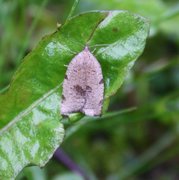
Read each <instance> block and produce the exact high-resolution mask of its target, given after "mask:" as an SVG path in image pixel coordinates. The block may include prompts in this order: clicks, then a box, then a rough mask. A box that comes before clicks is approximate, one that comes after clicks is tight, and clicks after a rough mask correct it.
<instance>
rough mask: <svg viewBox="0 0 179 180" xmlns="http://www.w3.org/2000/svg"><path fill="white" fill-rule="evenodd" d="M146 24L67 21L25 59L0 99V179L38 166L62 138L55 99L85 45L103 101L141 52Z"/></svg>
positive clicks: (110, 15)
mask: <svg viewBox="0 0 179 180" xmlns="http://www.w3.org/2000/svg"><path fill="white" fill-rule="evenodd" d="M148 29H149V24H148V22H147V21H146V20H145V19H144V18H142V17H140V16H138V15H134V14H131V13H129V12H127V11H110V12H108V11H102V12H100V11H96V12H89V13H84V14H81V15H79V16H76V17H74V18H72V19H70V20H68V21H67V22H66V23H65V24H64V25H62V26H61V27H60V29H59V30H58V31H57V32H55V33H53V34H52V35H49V36H47V37H45V38H44V39H43V40H42V41H41V42H40V43H39V44H38V46H37V47H36V48H35V49H34V50H33V51H32V52H31V53H30V54H29V55H28V56H26V57H25V59H24V61H23V62H22V64H21V65H20V66H19V68H18V70H17V71H16V73H15V75H14V76H13V79H12V81H11V85H10V87H9V88H8V90H7V91H5V92H3V93H2V94H1V96H0V106H1V109H0V127H1V131H0V134H1V137H0V159H1V162H2V163H1V165H0V177H1V179H8V178H13V177H15V176H16V175H17V173H18V172H20V171H21V170H22V168H23V167H25V166H27V165H29V164H36V165H39V166H44V164H45V163H46V162H47V161H48V160H49V158H51V156H52V155H53V152H54V151H55V149H56V148H57V147H58V146H59V144H60V143H61V142H62V139H63V133H64V132H63V126H62V123H61V122H60V119H61V118H62V117H61V115H60V100H61V92H62V86H61V84H62V82H63V79H64V75H65V72H66V66H65V65H68V64H69V62H70V61H71V59H72V58H73V57H74V56H75V54H77V53H79V52H80V51H82V50H83V48H84V47H85V46H86V45H88V46H89V48H90V50H91V51H92V52H93V53H94V55H95V56H96V57H97V59H98V60H99V62H100V63H101V66H102V71H103V75H104V81H105V98H109V97H110V96H111V95H112V94H114V93H115V92H116V91H117V89H118V88H119V87H120V85H121V84H122V82H123V80H124V78H125V76H126V75H127V72H128V71H129V69H130V68H131V67H132V65H133V64H134V61H135V60H136V59H137V57H138V56H139V55H140V54H141V53H142V51H143V48H144V46H145V40H146V37H147V35H148Z"/></svg>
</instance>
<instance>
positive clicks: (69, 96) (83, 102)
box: [61, 47, 104, 116]
mask: <svg viewBox="0 0 179 180" xmlns="http://www.w3.org/2000/svg"><path fill="white" fill-rule="evenodd" d="M103 98H104V83H103V75H102V71H101V66H100V64H99V62H98V61H97V59H96V58H95V57H94V56H93V54H92V53H90V51H89V50H88V48H87V47H86V48H85V49H84V50H83V51H82V52H80V53H79V54H78V55H76V56H75V57H74V58H73V59H72V61H71V62H70V64H69V65H68V69H67V72H66V76H65V79H64V82H63V93H62V103H61V114H63V115H68V114H70V113H73V112H79V111H80V112H83V113H84V114H86V115H89V116H97V115H100V114H101V110H102V104H103Z"/></svg>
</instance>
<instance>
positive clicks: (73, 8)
mask: <svg viewBox="0 0 179 180" xmlns="http://www.w3.org/2000/svg"><path fill="white" fill-rule="evenodd" d="M79 1H80V0H75V1H74V3H73V6H72V8H71V10H70V13H69V15H68V17H67V19H66V21H67V20H68V19H70V18H71V17H72V16H73V13H74V11H75V9H76V7H77V5H78V3H79Z"/></svg>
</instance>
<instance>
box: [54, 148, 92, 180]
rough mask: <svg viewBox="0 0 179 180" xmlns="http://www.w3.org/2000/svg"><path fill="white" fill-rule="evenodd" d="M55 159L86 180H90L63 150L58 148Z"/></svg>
mask: <svg viewBox="0 0 179 180" xmlns="http://www.w3.org/2000/svg"><path fill="white" fill-rule="evenodd" d="M54 157H55V159H57V160H58V161H59V162H62V163H63V164H64V165H65V166H67V167H68V168H69V169H70V170H71V171H73V172H75V173H77V174H79V175H81V176H82V177H83V178H84V180H89V177H88V176H87V174H86V173H85V172H84V171H83V170H82V169H81V167H79V166H78V165H77V164H76V163H75V162H74V161H73V160H72V159H71V158H70V157H69V156H68V155H67V154H66V153H65V152H64V151H63V149H61V148H58V149H57V150H56V152H55V153H54Z"/></svg>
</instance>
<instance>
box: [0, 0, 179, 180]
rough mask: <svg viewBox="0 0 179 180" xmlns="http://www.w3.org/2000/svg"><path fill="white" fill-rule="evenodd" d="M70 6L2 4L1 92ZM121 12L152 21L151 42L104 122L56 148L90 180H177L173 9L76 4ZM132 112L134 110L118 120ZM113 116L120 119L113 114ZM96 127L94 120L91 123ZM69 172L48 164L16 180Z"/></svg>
mask: <svg viewBox="0 0 179 180" xmlns="http://www.w3.org/2000/svg"><path fill="white" fill-rule="evenodd" d="M72 3H73V1H65V0H61V1H58V0H52V1H49V2H48V1H42V0H28V1H23V0H17V1H10V0H4V1H3V0H1V1H0V37H1V41H0V89H3V88H4V87H5V86H6V85H8V84H9V82H10V79H11V76H12V74H13V72H14V71H15V70H16V68H17V66H18V65H19V63H20V60H21V59H22V57H23V56H25V55H26V54H27V53H28V52H29V51H30V50H31V49H32V48H33V47H34V46H35V44H36V43H37V42H38V41H39V39H40V38H41V37H43V35H44V34H47V33H51V32H53V31H55V29H56V23H57V22H59V23H62V22H64V19H65V17H67V16H68V13H69V11H70V8H71V5H72ZM93 9H127V10H130V11H132V12H134V13H139V14H141V15H143V16H145V17H147V18H148V19H149V20H150V22H151V31H150V38H149V40H148V42H147V46H146V48H145V51H144V53H143V55H142V56H141V57H140V59H139V60H138V61H137V63H136V64H135V66H134V68H133V71H131V73H130V75H129V76H128V77H126V81H125V83H124V85H123V86H122V88H121V89H120V90H119V91H118V93H117V94H116V95H115V96H113V98H112V99H111V102H110V108H109V112H110V111H111V112H114V111H115V112H116V113H112V114H110V113H109V115H108V116H107V117H106V118H105V117H104V118H103V117H102V118H99V119H97V120H96V119H90V120H87V121H85V119H82V120H83V122H84V123H81V122H80V123H79V122H77V123H76V124H75V125H76V126H78V127H77V130H75V131H74V132H72V129H71V128H70V127H68V128H67V131H68V132H69V134H70V133H71V134H72V135H71V136H70V135H69V136H67V137H66V140H65V141H64V143H63V145H62V147H63V149H64V150H65V151H66V152H67V153H68V154H69V156H70V157H71V158H72V159H73V160H74V161H75V162H76V163H77V164H78V165H80V166H81V167H83V169H85V171H86V173H87V174H88V175H89V176H90V177H91V179H108V180H113V179H116V180H118V179H132V180H135V179H137V180H138V179H153V180H171V179H179V172H178V169H179V159H178V155H179V23H178V22H179V3H178V1H177V0H172V1H171V0H170V1H169V0H163V1H162V0H151V1H143V0H106V1H104V0H82V1H81V2H80V4H79V6H78V8H77V10H76V13H78V12H82V11H86V10H93ZM130 107H136V110H133V111H129V112H123V113H120V111H121V110H123V109H127V108H130ZM118 111H119V113H118ZM93 120H94V121H93ZM64 173H65V174H67V173H70V174H69V175H66V177H67V176H69V177H70V178H69V179H71V177H72V174H71V172H70V171H69V170H68V169H67V168H66V167H64V166H63V165H61V164H59V163H57V162H56V161H55V160H54V159H52V160H51V161H50V162H49V163H48V164H47V166H46V167H45V168H44V169H43V172H42V170H40V169H39V168H27V169H26V170H25V171H24V172H22V174H21V175H20V177H19V179H23V178H24V177H25V176H26V177H29V178H28V179H35V180H36V179H39V178H37V177H38V175H39V174H41V177H43V179H55V178H56V179H57V178H58V179H60V176H61V175H62V174H64Z"/></svg>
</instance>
